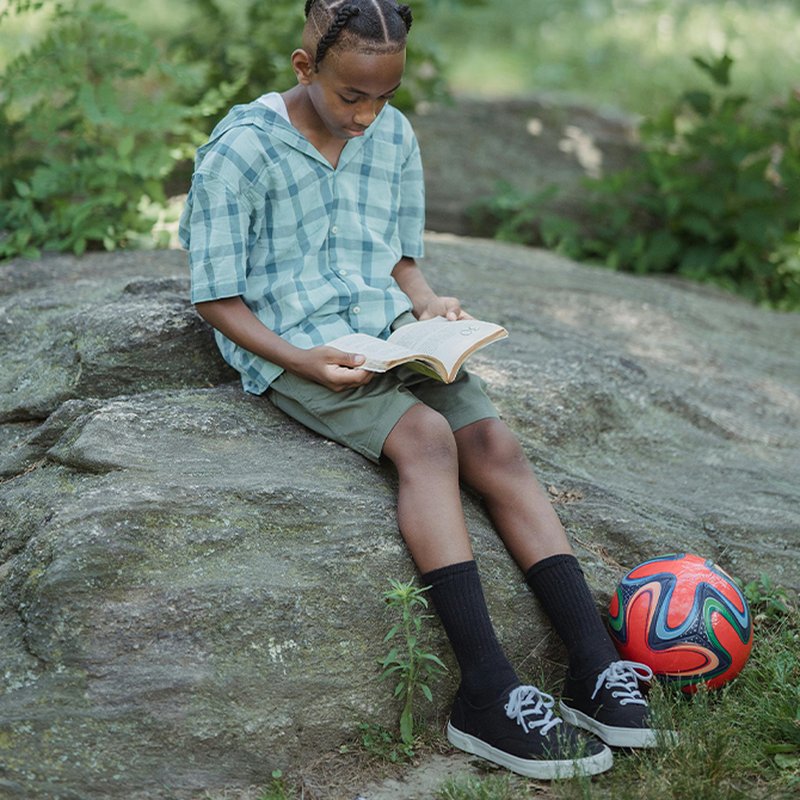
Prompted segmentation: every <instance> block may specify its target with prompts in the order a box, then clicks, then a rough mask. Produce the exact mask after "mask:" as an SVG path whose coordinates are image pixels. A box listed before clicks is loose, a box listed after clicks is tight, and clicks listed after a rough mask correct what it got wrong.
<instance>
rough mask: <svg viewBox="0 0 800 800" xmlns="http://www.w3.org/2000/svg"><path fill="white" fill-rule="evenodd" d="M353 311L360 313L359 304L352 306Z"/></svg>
mask: <svg viewBox="0 0 800 800" xmlns="http://www.w3.org/2000/svg"><path fill="white" fill-rule="evenodd" d="M353 313H354V314H360V313H361V306H353Z"/></svg>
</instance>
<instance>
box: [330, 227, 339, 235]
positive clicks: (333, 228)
mask: <svg viewBox="0 0 800 800" xmlns="http://www.w3.org/2000/svg"><path fill="white" fill-rule="evenodd" d="M331 233H332V234H333V235H334V236H336V234H337V233H339V226H338V225H333V226H331Z"/></svg>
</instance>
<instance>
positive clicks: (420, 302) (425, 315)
mask: <svg viewBox="0 0 800 800" xmlns="http://www.w3.org/2000/svg"><path fill="white" fill-rule="evenodd" d="M392 277H393V278H394V279H395V281H397V285H398V286H399V287H400V288H401V289H402V290H403V292H405V294H407V295H408V297H409V299H410V300H411V303H412V306H413V309H412V310H413V313H414V316H415V317H416V318H417V319H430V318H431V317H444V318H445V319H451V320H452V319H472V317H471V316H470V315H469V314H467V312H466V311H464V309H463V308H461V302H460V301H459V300H458V298H456V297H440V296H439V295H438V294H436V293H435V292H434V291H433V289H431V287H430V286H429V285H428V281H426V280H425V276H424V275H423V274H422V270H421V269H420V268H419V267H418V266H417V262H416V261H414V259H413V258H407V257H406V256H403V258H401V259H400V260H399V261H398V262H397V264H395V266H394V269H393V270H392Z"/></svg>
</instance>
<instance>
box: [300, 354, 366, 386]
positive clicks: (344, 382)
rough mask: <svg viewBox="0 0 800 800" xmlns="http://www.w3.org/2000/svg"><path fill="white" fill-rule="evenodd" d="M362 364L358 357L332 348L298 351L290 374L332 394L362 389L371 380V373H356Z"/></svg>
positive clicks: (362, 358) (364, 371)
mask: <svg viewBox="0 0 800 800" xmlns="http://www.w3.org/2000/svg"><path fill="white" fill-rule="evenodd" d="M364 361H365V359H364V356H362V355H359V354H357V353H345V352H343V351H342V350H337V349H336V348H335V347H327V346H320V347H312V348H311V349H310V350H301V351H300V353H299V355H298V359H297V362H296V363H295V364H293V365H292V367H291V371H292V372H293V373H294V374H295V375H298V376H299V377H301V378H306V379H307V380H310V381H314V382H315V383H319V384H321V385H322V386H324V387H325V388H326V389H330V390H331V391H334V392H341V391H342V390H344V389H353V388H355V387H356V386H364V385H365V384H367V383H369V382H370V381H371V380H372V377H373V375H375V373H374V372H367V370H364V369H358V367H359V365H360V364H363V363H364Z"/></svg>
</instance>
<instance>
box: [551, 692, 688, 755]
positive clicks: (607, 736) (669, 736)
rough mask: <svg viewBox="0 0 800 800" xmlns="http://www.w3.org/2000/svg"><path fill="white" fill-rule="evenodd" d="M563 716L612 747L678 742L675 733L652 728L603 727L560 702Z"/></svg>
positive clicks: (647, 745) (566, 720)
mask: <svg viewBox="0 0 800 800" xmlns="http://www.w3.org/2000/svg"><path fill="white" fill-rule="evenodd" d="M558 708H559V711H560V713H561V716H562V717H563V718H564V721H565V722H569V724H570V725H575V726H576V727H577V728H583V729H584V730H586V731H590V732H591V733H593V734H594V735H595V736H597V737H599V738H600V739H602V740H603V741H604V742H605V743H606V744H608V745H611V747H659V746H660V745H662V744H668V743H670V742H674V741H677V738H678V735H677V734H676V733H675V731H657V730H653V729H651V728H616V727H614V726H613V725H603V723H602V722H598V721H597V720H596V719H594V718H593V717H590V716H589V715H588V714H584V713H583V712H582V711H578V710H577V709H574V708H570V707H569V706H568V705H565V704H564V701H563V700H561V701H559V704H558Z"/></svg>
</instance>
